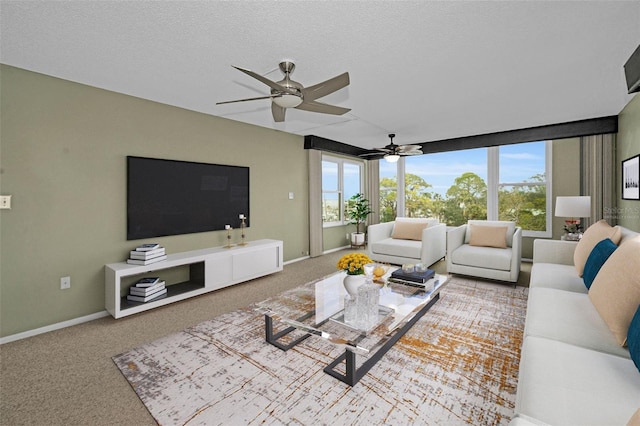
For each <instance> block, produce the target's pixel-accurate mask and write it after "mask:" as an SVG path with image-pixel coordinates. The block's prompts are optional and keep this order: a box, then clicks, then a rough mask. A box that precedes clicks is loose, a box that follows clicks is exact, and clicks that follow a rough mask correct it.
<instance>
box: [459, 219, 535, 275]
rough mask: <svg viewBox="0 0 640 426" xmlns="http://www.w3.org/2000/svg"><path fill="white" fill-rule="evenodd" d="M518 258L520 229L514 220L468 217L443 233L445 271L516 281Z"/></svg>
mask: <svg viewBox="0 0 640 426" xmlns="http://www.w3.org/2000/svg"><path fill="white" fill-rule="evenodd" d="M490 227H494V229H491V228H490ZM521 259H522V229H521V228H519V227H517V226H515V223H514V222H507V221H487V220H470V221H469V222H468V223H467V224H466V225H461V226H459V227H457V228H454V229H452V230H450V231H449V232H448V233H447V272H448V273H451V274H461V275H470V276H474V277H480V278H488V279H493V280H500V281H509V282H516V281H518V275H520V261H521Z"/></svg>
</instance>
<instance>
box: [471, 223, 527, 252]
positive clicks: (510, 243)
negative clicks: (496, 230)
mask: <svg viewBox="0 0 640 426" xmlns="http://www.w3.org/2000/svg"><path fill="white" fill-rule="evenodd" d="M467 225H469V226H467V227H466V228H467V231H466V234H465V236H464V243H465V244H469V242H470V241H471V232H472V231H471V226H470V225H480V226H506V227H507V247H513V234H514V233H515V232H516V223H515V222H510V221H506V220H469V221H467Z"/></svg>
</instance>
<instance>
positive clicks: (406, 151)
mask: <svg viewBox="0 0 640 426" xmlns="http://www.w3.org/2000/svg"><path fill="white" fill-rule="evenodd" d="M395 137H396V135H395V133H390V134H389V139H391V143H390V144H389V145H387V146H385V147H383V148H374V150H375V151H378V152H369V153H366V154H362V155H360V156H361V157H367V156H373V155H377V156H379V155H380V153H381V152H383V153H384V156H383V158H384V159H385V160H387V161H388V162H390V163H396V162H397V161H398V160H399V159H400V157H404V156H406V155H420V154H423V152H422V147H421V146H420V145H396V144H395V143H393V138H395Z"/></svg>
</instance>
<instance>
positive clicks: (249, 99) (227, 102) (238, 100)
mask: <svg viewBox="0 0 640 426" xmlns="http://www.w3.org/2000/svg"><path fill="white" fill-rule="evenodd" d="M273 97H274V96H273V95H270V96H258V97H257V98H246V99H236V100H235V101H223V102H216V105H222V104H232V103H234V102H247V101H257V100H259V99H271V98H273Z"/></svg>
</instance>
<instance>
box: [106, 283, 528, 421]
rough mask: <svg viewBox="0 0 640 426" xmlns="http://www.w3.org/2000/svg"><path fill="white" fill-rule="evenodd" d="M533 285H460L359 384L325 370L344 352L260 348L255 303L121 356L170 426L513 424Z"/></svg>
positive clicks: (317, 346)
mask: <svg viewBox="0 0 640 426" xmlns="http://www.w3.org/2000/svg"><path fill="white" fill-rule="evenodd" d="M527 294H528V289H527V288H526V287H520V286H508V285H504V284H495V283H488V282H486V281H478V280H470V279H464V278H461V277H453V279H452V281H451V282H450V283H449V285H448V286H447V287H445V288H444V289H443V290H442V292H441V299H440V301H438V302H437V303H436V304H435V305H434V306H433V307H432V308H431V310H430V311H429V312H428V313H427V314H426V315H425V316H424V317H423V318H422V319H421V320H420V321H419V322H418V323H417V324H416V325H415V326H414V327H413V328H412V329H411V330H410V331H409V332H408V333H407V334H406V335H405V336H404V337H403V338H402V339H401V340H400V341H399V342H398V343H397V344H396V346H394V348H392V349H391V350H390V351H389V352H388V353H387V354H386V355H385V356H384V357H383V358H382V360H381V361H379V363H378V364H377V365H376V366H375V367H374V368H372V369H371V371H369V373H368V374H367V375H366V376H365V377H364V378H363V379H362V380H361V381H360V382H359V383H358V384H357V385H356V386H354V387H349V386H347V385H345V384H343V383H342V382H339V381H337V380H336V379H334V378H332V377H330V376H329V375H327V374H325V373H324V372H323V371H322V369H323V367H324V366H326V365H327V363H329V362H330V361H331V359H333V358H334V357H336V356H337V355H339V353H340V349H339V348H336V347H334V346H333V345H332V344H330V343H328V342H326V341H324V340H323V339H320V338H310V339H307V340H306V341H305V342H304V343H302V344H300V345H299V346H297V347H295V348H294V349H292V350H290V351H288V352H282V351H280V350H279V349H277V348H275V347H273V346H271V345H269V344H267V343H266V342H265V341H264V321H263V317H262V316H261V315H260V314H258V313H256V312H254V311H253V310H252V309H251V308H250V307H247V308H243V309H239V310H236V311H233V312H231V313H228V314H224V315H221V316H219V317H217V318H215V319H213V320H209V321H205V322H203V323H201V324H198V325H196V326H194V327H190V328H188V329H186V330H184V331H182V332H178V333H174V334H171V335H169V336H167V337H164V338H161V339H159V340H156V341H154V342H152V343H149V344H145V345H143V346H140V347H138V348H136V349H133V350H130V351H127V352H124V353H123V354H121V355H118V356H116V357H114V362H115V363H116V365H117V366H118V367H119V368H120V370H121V371H122V373H123V374H124V376H125V377H126V378H127V380H128V381H129V382H130V384H131V386H132V387H133V389H134V390H135V391H136V393H137V394H138V396H139V397H140V399H141V400H142V402H143V403H144V404H145V406H146V407H147V409H148V410H149V412H150V413H151V414H152V416H153V417H154V418H155V419H156V421H157V422H158V423H160V424H163V425H185V424H189V425H192V424H193V425H195V424H202V425H215V424H220V425H229V424H232V425H235V424H243V425H244V424H246V425H257V424H331V423H334V424H396V425H400V424H403V425H404V424H412V423H417V424H474V425H498V424H507V423H508V422H509V420H510V418H511V416H512V414H513V408H514V400H515V391H516V386H517V377H518V362H519V358H520V346H521V343H522V332H523V327H524V318H525V310H526V301H527Z"/></svg>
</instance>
